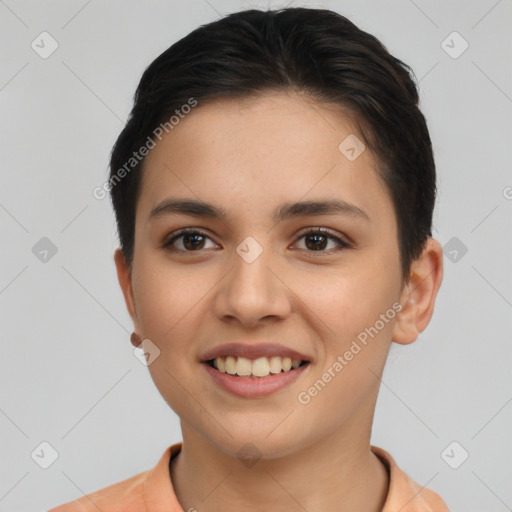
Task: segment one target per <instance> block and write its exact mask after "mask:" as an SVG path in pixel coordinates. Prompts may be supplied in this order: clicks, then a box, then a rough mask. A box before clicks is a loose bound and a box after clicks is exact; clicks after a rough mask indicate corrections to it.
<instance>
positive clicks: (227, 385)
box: [202, 363, 311, 398]
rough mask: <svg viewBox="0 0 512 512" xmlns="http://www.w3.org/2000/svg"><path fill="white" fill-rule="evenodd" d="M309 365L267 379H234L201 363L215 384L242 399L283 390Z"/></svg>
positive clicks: (273, 374)
mask: <svg viewBox="0 0 512 512" xmlns="http://www.w3.org/2000/svg"><path fill="white" fill-rule="evenodd" d="M310 364H311V363H307V364H305V365H302V366H299V367H298V368H296V369H295V370H290V371H288V372H281V373H271V374H270V375H268V376H267V377H236V376H234V375H229V374H228V373H222V372H219V370H216V369H215V368H212V367H211V366H210V365H208V364H207V363H202V365H203V366H204V367H205V369H206V371H207V372H208V373H209V374H210V375H211V377H212V379H213V380H214V382H215V383H216V384H218V385H219V386H220V387H221V388H222V389H224V390H226V391H229V392H230V393H232V394H233V395H237V396H241V397H244V398H260V397H264V396H268V395H271V394H272V393H275V392H277V391H279V390H280V389H283V388H284V387H285V386H288V385H290V384H291V383H292V382H295V381H296V380H297V379H298V378H299V377H300V376H301V375H302V374H303V373H304V372H305V371H307V369H308V368H309V365H310Z"/></svg>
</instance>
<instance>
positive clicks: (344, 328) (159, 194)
mask: <svg viewBox="0 0 512 512" xmlns="http://www.w3.org/2000/svg"><path fill="white" fill-rule="evenodd" d="M354 135H356V136H357V132H356V130H355V128H354V125H353V124H352V123H351V121H350V119H349V117H347V116H346V115H345V114H343V112H342V111H340V110H339V109H338V110H336V109H335V108H334V107H327V106H323V105H320V104H318V103H314V102H313V101H308V100H305V99H303V98H300V97H297V96H293V95H285V94H274V95H266V96H262V97H259V98H257V99H252V100H250V101H249V100H243V101H242V100H218V101H216V102H214V103H210V104H208V105H203V106H202V105H201V104H199V105H198V107H196V108H195V109H194V111H193V112H192V113H191V114H189V115H188V116H187V117H186V118H185V119H183V120H181V121H180V124H179V125H178V126H176V127H175V128H174V129H173V131H172V132H170V133H169V134H168V135H166V136H165V138H163V140H162V141H161V142H159V143H158V144H157V146H156V147H155V148H154V149H152V151H151V153H150V154H149V155H148V157H147V159H146V162H145V170H144V175H143V179H142V183H141V195H140V198H139V201H138V204H137V213H136V227H135V246H134V259H133V266H132V268H131V269H130V272H131V274H130V282H129V286H128V287H127V289H125V292H126V293H125V297H126V296H127V297H128V298H127V302H128V306H129V309H130V313H131V315H132V318H133V321H134V324H135V331H136V332H137V334H139V336H140V337H141V339H149V340H151V344H147V343H148V342H145V343H146V344H147V345H146V346H147V347H148V351H149V352H150V353H151V352H152V351H154V350H155V348H154V347H155V346H156V347H158V350H159V351H160V352H159V355H158V357H156V359H155V360H154V361H153V362H152V363H151V364H150V365H149V370H150V373H151V376H152V378H153V380H154V382H155V384H156V386H157V388H158V389H159V391H160V393H161V394H162V396H163V397H164V399H165V400H166V401H167V403H168V404H169V405H170V406H171V408H172V409H173V410H174V411H175V412H176V413H177V414H178V415H179V417H180V418H181V421H182V427H183V429H184V431H185V430H188V431H190V432H194V433H195V435H198V436H201V438H202V439H205V440H208V441H210V442H212V443H213V444H215V445H216V446H218V447H220V448H221V449H222V450H223V451H225V452H226V453H233V454H234V453H237V452H238V451H239V450H240V449H241V447H242V446H244V445H245V443H247V442H251V443H253V444H254V445H256V446H257V447H258V449H259V450H260V451H261V452H262V454H263V456H264V457H269V458H272V457H277V456H280V455H284V454H286V453H290V452H292V451H294V450H298V449H300V448H305V447H308V446H311V445H313V444H314V443H316V442H319V441H321V440H322V439H327V438H328V437H329V436H336V435H339V433H340V432H342V431H345V432H354V431H356V430H357V429H358V428H359V429H360V428H361V421H363V422H371V417H372V414H373V409H374V404H375V400H376V397H377V393H378V384H379V379H378V378H377V375H380V374H381V372H382V368H383V366H384V364H385V360H386V357H387V354H388V350H389V346H390V343H391V340H392V337H393V330H394V327H395V323H396V321H397V317H398V310H399V309H400V307H401V306H400V301H401V298H402V292H403V289H402V279H401V277H402V276H401V272H400V259H399V249H398V236H397V222H396V218H395V214H394V210H393V205H392V202H391V198H390V196H389V193H388V192H387V190H386V189H385V186H384V184H383V182H382V181H381V180H380V179H379V177H378V173H377V171H376V160H375V159H374V156H373V155H372V154H371V153H370V150H369V149H365V150H364V151H363V152H362V153H361V154H360V155H359V156H358V157H357V158H355V159H354V158H353V157H354V155H356V156H357V152H358V151H359V150H360V148H359V147H355V146H354V140H355V139H348V140H349V142H350V141H352V144H348V148H347V146H346V145H342V150H340V149H339V146H340V144H341V143H342V142H343V141H344V140H345V139H346V138H347V137H349V136H351V137H353V136H354ZM359 139H362V137H361V136H359ZM345 144H347V143H345ZM350 147H355V150H354V151H351V150H350ZM347 156H348V157H350V158H348V157H347ZM184 200H187V201H188V202H189V203H188V208H187V205H186V204H185V205H184V204H183V203H179V201H184ZM173 201H174V203H173ZM192 202H202V203H207V205H209V206H208V207H204V205H203V207H201V206H200V205H195V207H192V206H193V205H192ZM302 203H303V204H302ZM314 203H318V204H314ZM301 204H302V206H300V205H301ZM329 204H330V205H331V206H329ZM333 205H337V207H335V206H333ZM185 228H186V229H187V230H188V231H187V233H185V234H183V231H182V230H183V229H185ZM319 230H320V231H319ZM119 265H121V263H119ZM119 265H118V266H119ZM118 270H119V269H118ZM155 353H156V352H155ZM150 357H151V356H150ZM287 358H289V359H290V360H291V361H290V360H289V359H287ZM290 364H292V365H293V366H292V368H291V369H289V367H290ZM297 364H299V366H298V367H297V368H294V367H295V366H297ZM285 370H287V371H285ZM226 371H227V372H229V373H235V372H236V373H237V374H238V373H240V374H242V376H239V375H230V374H229V373H225V372H226ZM252 372H253V373H254V374H257V376H255V375H253V374H251V375H248V376H247V375H246V374H247V373H252ZM243 375H245V376H243ZM265 375H266V376H265ZM315 383H316V384H315ZM184 435H185V432H184ZM292 440H293V442H292Z"/></svg>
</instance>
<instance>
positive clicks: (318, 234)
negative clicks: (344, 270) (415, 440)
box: [299, 228, 350, 252]
mask: <svg viewBox="0 0 512 512" xmlns="http://www.w3.org/2000/svg"><path fill="white" fill-rule="evenodd" d="M302 238H304V239H305V247H304V248H305V250H307V251H309V252H315V251H316V252H328V251H326V250H325V249H326V247H327V246H328V244H329V242H330V241H333V242H335V245H336V244H337V245H338V246H341V248H342V249H343V248H345V249H347V248H349V247H350V244H348V243H347V242H344V241H343V240H341V239H340V238H338V237H337V236H335V235H333V234H332V233H331V232H330V231H329V230H327V229H325V228H317V229H312V230H309V231H307V232H305V233H303V234H302V235H301V237H300V239H302ZM299 248H300V249H302V247H299ZM335 248H336V247H334V249H335ZM330 249H332V247H331V248H330Z"/></svg>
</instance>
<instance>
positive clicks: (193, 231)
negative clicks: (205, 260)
mask: <svg viewBox="0 0 512 512" xmlns="http://www.w3.org/2000/svg"><path fill="white" fill-rule="evenodd" d="M185 235H200V236H203V237H206V238H209V239H210V240H211V237H210V236H208V234H207V233H205V232H204V231H202V230H200V229H197V228H184V229H181V230H180V231H178V232H177V233H176V234H174V236H173V237H172V238H170V239H166V240H164V243H163V244H162V248H163V249H166V250H168V251H169V252H201V251H202V249H199V250H197V251H185V250H183V249H173V248H172V244H173V243H174V242H175V241H176V240H178V239H179V238H182V237H183V236H185ZM310 235H323V236H325V237H327V238H328V239H330V240H334V241H336V242H337V243H339V245H340V246H341V247H340V248H338V249H337V250H336V252H338V251H341V250H343V249H350V248H352V244H350V243H348V242H346V241H344V240H341V239H340V238H339V237H337V236H336V235H334V234H333V233H332V232H331V231H330V230H329V229H327V228H312V229H310V230H308V231H305V232H303V233H301V234H300V236H299V240H300V239H301V238H304V237H307V236H310ZM300 250H304V251H307V252H310V253H324V254H330V251H332V249H331V250H329V251H326V250H323V249H320V250H318V251H315V250H308V249H300Z"/></svg>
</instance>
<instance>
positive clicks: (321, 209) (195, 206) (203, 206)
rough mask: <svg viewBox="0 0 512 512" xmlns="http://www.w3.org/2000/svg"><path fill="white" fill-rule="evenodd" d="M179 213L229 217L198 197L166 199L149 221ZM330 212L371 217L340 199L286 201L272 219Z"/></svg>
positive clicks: (275, 211)
mask: <svg viewBox="0 0 512 512" xmlns="http://www.w3.org/2000/svg"><path fill="white" fill-rule="evenodd" d="M179 214H182V215H193V216H196V217H207V218H212V219H219V220H223V221H226V220H227V218H228V214H227V213H226V211H225V210H224V209H223V208H222V207H220V206H215V205H213V204H210V203H206V202H204V201H200V200H196V199H165V200H164V201H162V202H161V203H159V204H158V205H157V206H155V207H154V208H153V209H152V210H151V212H150V214H149V217H148V221H151V220H153V219H155V218H158V217H162V216H164V215H179ZM329 214H338V215H348V216H351V217H356V218H360V219H364V220H366V221H368V222H370V217H369V216H368V214H367V213H366V212H365V211H364V210H361V208H359V207H357V206H356V205H353V204H350V203H347V202H346V201H343V200H340V199H332V200H325V201H302V202H296V203H284V204H282V205H280V206H278V207H277V208H276V209H275V210H274V211H273V213H272V219H273V220H274V222H282V221H284V220H288V219H292V218H297V217H305V216H309V215H329Z"/></svg>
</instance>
